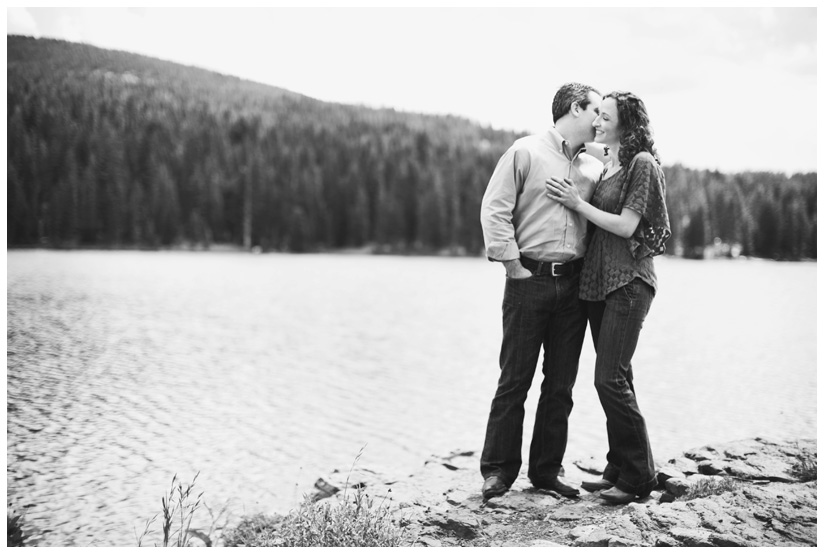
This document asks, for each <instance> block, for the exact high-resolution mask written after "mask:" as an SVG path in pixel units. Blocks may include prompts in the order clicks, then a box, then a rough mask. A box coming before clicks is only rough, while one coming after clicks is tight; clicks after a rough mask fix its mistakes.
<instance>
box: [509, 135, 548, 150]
mask: <svg viewBox="0 0 825 555" xmlns="http://www.w3.org/2000/svg"><path fill="white" fill-rule="evenodd" d="M540 142H541V135H525V136H524V137H520V138H518V139H516V140H515V141H513V146H511V147H510V148H511V149H513V150H522V149H523V150H532V149H534V148H536V147H537V146H538V145H539V143H540Z"/></svg>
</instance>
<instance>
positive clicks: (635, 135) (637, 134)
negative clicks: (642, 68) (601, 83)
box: [604, 91, 661, 167]
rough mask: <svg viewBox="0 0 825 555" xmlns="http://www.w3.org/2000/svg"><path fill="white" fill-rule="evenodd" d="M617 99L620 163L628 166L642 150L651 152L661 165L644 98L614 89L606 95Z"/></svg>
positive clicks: (605, 96)
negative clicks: (654, 144)
mask: <svg viewBox="0 0 825 555" xmlns="http://www.w3.org/2000/svg"><path fill="white" fill-rule="evenodd" d="M604 98H612V99H613V100H615V101H616V108H617V109H618V111H619V128H620V129H621V132H622V133H621V139H620V140H619V163H620V164H621V165H622V166H625V167H627V166H628V165H630V161H631V160H633V157H634V156H636V155H637V154H639V153H640V152H649V153H650V154H652V155H653V158H654V159H655V160H656V163H658V164H660V165H661V161H659V154H658V153H657V152H656V147H655V146H653V130H652V129H651V128H650V116H648V115H647V108H646V107H645V103H644V102H642V99H641V98H639V97H638V96H636V95H635V94H633V93H630V92H626V91H613V92H611V93H608V94H606V95H604Z"/></svg>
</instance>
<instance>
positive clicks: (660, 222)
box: [622, 156, 671, 260]
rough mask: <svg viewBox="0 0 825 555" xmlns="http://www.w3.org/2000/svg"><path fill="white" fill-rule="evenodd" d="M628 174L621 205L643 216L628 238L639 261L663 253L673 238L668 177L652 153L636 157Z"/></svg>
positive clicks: (631, 249) (631, 250) (632, 251)
mask: <svg viewBox="0 0 825 555" xmlns="http://www.w3.org/2000/svg"><path fill="white" fill-rule="evenodd" d="M629 174H630V175H629V178H628V181H627V195H626V196H625V200H624V203H623V204H622V206H623V207H624V208H630V209H631V210H633V211H635V212H638V213H639V214H641V215H642V219H641V221H640V222H639V226H638V227H637V228H636V231H635V232H634V233H633V235H632V236H631V237H630V239H629V240H628V245H629V247H630V252H631V254H633V257H634V258H635V259H637V260H639V259H642V258H644V257H646V256H656V255H659V254H662V253H664V252H665V242H666V241H667V240H668V238H670V234H671V232H670V221H669V219H668V215H667V205H666V203H665V176H664V173H663V172H662V169H661V168H660V167H659V164H658V163H657V162H656V161H655V160H654V159H653V157H652V156H639V157H637V158H635V159H634V160H633V163H632V165H631V167H630V172H629Z"/></svg>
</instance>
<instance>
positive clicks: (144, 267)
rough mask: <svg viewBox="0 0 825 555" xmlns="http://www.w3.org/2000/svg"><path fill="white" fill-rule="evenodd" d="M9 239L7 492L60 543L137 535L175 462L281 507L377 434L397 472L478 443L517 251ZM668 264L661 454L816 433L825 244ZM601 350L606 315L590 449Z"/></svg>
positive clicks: (246, 499) (238, 509)
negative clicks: (820, 250) (423, 252)
mask: <svg viewBox="0 0 825 555" xmlns="http://www.w3.org/2000/svg"><path fill="white" fill-rule="evenodd" d="M7 261H8V285H7V295H8V301H7V302H8V355H7V362H8V374H7V392H8V397H7V410H8V416H7V420H8V422H7V424H8V433H7V444H8V447H7V465H8V466H7V469H8V470H7V481H8V501H9V502H10V503H12V504H14V506H16V507H19V508H23V507H25V508H26V511H27V520H28V521H29V522H31V523H32V524H34V525H35V526H37V527H38V528H39V529H40V530H41V531H42V533H43V536H42V539H41V542H40V544H41V545H90V544H91V545H124V546H129V545H136V540H135V537H136V535H139V533H140V532H142V530H143V527H144V524H145V521H146V519H147V518H148V517H150V516H152V515H153V514H155V513H157V512H158V511H159V510H160V502H159V501H160V500H159V498H160V496H161V495H162V494H163V493H164V492H165V491H166V490H167V489H168V486H169V483H170V481H171V479H172V476H173V475H175V474H177V475H178V476H180V477H181V478H183V479H184V480H185V481H189V480H191V478H192V477H193V476H194V475H195V473H196V472H200V476H199V477H198V479H197V484H198V485H199V488H200V489H201V490H202V491H204V492H205V493H204V499H205V500H206V502H207V504H209V506H210V507H212V508H213V509H215V510H217V509H219V508H220V507H221V506H227V507H228V508H229V509H230V511H231V512H232V514H233V515H235V516H239V515H242V514H251V513H254V512H259V511H264V512H271V511H279V512H285V511H286V510H288V509H290V508H291V507H292V506H294V504H295V503H297V502H298V501H299V500H300V499H301V497H302V495H303V493H304V492H305V491H308V490H309V489H311V487H312V484H313V482H314V481H315V480H316V478H318V477H320V476H326V475H329V473H330V472H331V471H333V470H335V469H340V470H342V471H346V470H348V469H349V467H350V465H352V463H353V461H354V459H355V457H356V456H357V455H358V452H359V451H360V450H361V448H362V447H364V446H365V445H366V448H365V449H364V452H363V455H362V456H361V459H360V461H359V465H360V466H365V467H368V468H374V469H376V470H380V471H382V472H384V473H388V474H397V475H398V476H403V475H404V474H406V473H410V472H414V471H415V470H416V469H418V468H420V467H421V465H422V464H423V462H424V461H425V460H426V459H427V458H428V457H429V456H430V455H431V454H439V455H443V454H447V453H449V452H450V451H452V450H454V449H459V448H460V449H472V450H479V449H480V447H481V442H482V440H483V435H484V427H485V424H486V417H487V410H488V408H489V404H490V400H491V399H492V394H493V392H494V390H495V384H496V380H497V377H498V368H497V360H498V349H499V341H500V333H501V332H500V303H501V293H502V288H503V270H502V268H501V266H500V265H497V264H493V263H489V262H487V261H486V260H483V259H464V258H457V259H453V258H406V257H376V256H358V255H346V256H345V255H306V256H296V255H274V254H272V255H258V256H255V255H250V254H245V253H181V252H175V253H147V252H51V251H12V252H9V253H8V258H7ZM657 268H658V272H659V276H660V284H661V285H660V292H659V295H658V296H657V298H656V300H655V301H654V305H653V308H652V311H651V314H650V316H649V317H648V320H647V322H646V325H645V330H644V331H643V333H642V338H641V341H640V346H639V350H638V352H637V355H636V357H635V359H634V369H635V374H636V388H637V393H638V396H639V399H640V404H641V406H642V410H643V411H644V414H645V416H646V418H647V420H648V423H649V426H650V434H651V443H652V445H653V448H654V454H655V455H656V457H657V458H658V459H665V458H668V457H671V456H674V455H676V454H678V453H680V452H681V451H683V450H685V449H688V448H691V447H695V446H699V445H703V444H706V443H709V442H715V441H728V440H735V439H740V438H744V437H750V436H757V435H762V436H774V437H780V438H797V437H816V264H815V263H776V262H768V261H744V260H741V261H727V260H726V261H722V260H720V261H703V262H698V261H687V260H681V259H665V258H662V259H659V261H658V266H657ZM594 358H595V357H594V355H593V351H592V346H591V344H590V343H589V338H588V340H587V342H586V343H585V350H584V353H583V355H582V365H581V371H580V374H579V382H578V384H577V386H576V390H575V400H576V407H575V408H574V411H573V416H572V421H571V430H570V445H569V448H568V453H569V457H568V460H570V461H572V460H575V459H577V458H587V457H591V456H594V457H597V458H599V459H601V458H602V457H603V455H604V452H605V447H606V435H605V432H604V417H603V414H602V412H601V408H600V406H599V404H598V400H597V399H596V395H595V391H594V390H593V387H592V385H591V383H592V376H593V363H594ZM537 385H538V380H537V381H536V384H535V385H534V391H532V392H531V394H530V398H529V399H528V403H527V410H528V414H527V425H526V429H525V435H526V436H527V437H529V433H530V430H531V429H532V417H533V415H534V407H535V402H536V399H537V394H536V392H535V390H536V389H537ZM526 448H527V445H525V449H526ZM479 484H480V482H479ZM136 532H137V533H136Z"/></svg>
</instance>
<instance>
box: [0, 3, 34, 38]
mask: <svg viewBox="0 0 825 555" xmlns="http://www.w3.org/2000/svg"><path fill="white" fill-rule="evenodd" d="M6 17H7V21H6V33H7V34H9V35H27V36H31V37H37V38H40V30H39V29H38V27H37V22H36V21H35V20H34V18H33V17H32V14H30V13H29V10H27V9H26V8H8V9H7V10H6Z"/></svg>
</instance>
